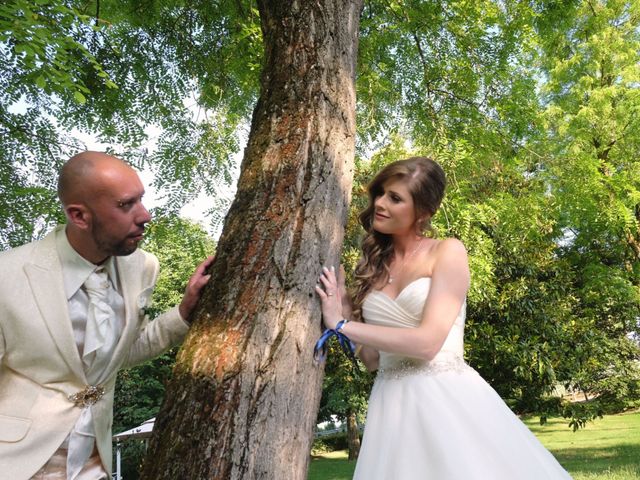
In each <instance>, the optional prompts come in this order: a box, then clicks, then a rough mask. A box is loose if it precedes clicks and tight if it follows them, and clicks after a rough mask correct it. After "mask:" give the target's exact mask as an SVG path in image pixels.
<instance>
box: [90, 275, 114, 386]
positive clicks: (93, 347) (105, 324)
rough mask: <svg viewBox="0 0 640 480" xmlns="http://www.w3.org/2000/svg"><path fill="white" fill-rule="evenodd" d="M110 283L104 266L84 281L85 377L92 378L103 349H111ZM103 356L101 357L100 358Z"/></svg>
mask: <svg viewBox="0 0 640 480" xmlns="http://www.w3.org/2000/svg"><path fill="white" fill-rule="evenodd" d="M110 287H111V283H110V282H109V276H108V275H107V272H106V271H105V270H104V268H101V267H100V268H98V269H97V270H96V271H95V272H93V273H92V274H91V275H89V278H87V280H86V281H85V282H84V290H85V292H87V295H88V296H89V306H88V309H87V326H86V330H85V336H84V338H85V340H84V352H83V353H82V361H83V362H84V366H85V372H86V373H87V379H88V380H89V382H91V381H92V380H93V379H91V378H90V377H93V376H94V375H92V373H93V372H92V370H95V369H94V368H92V367H93V366H94V365H93V364H94V363H96V361H97V363H99V364H101V363H103V362H102V361H104V360H105V359H104V353H106V352H104V350H105V348H103V347H106V349H107V350H111V348H110V347H111V346H112V344H113V340H114V338H113V337H114V334H115V320H116V318H115V313H114V311H113V308H111V306H110V305H109V303H108V302H109V289H110ZM101 354H102V355H101ZM100 357H103V358H100ZM101 360H102V361H101Z"/></svg>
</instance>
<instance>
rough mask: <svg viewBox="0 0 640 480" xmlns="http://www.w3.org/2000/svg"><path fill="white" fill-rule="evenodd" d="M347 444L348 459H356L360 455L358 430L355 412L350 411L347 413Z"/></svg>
mask: <svg viewBox="0 0 640 480" xmlns="http://www.w3.org/2000/svg"><path fill="white" fill-rule="evenodd" d="M347 446H348V447H349V460H357V459H358V455H360V432H359V431H358V422H357V420H356V413H355V412H353V411H351V412H349V415H347Z"/></svg>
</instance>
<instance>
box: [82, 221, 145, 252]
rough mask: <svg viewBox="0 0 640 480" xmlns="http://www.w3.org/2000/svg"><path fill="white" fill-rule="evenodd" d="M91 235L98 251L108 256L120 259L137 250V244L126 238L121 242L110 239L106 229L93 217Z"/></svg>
mask: <svg viewBox="0 0 640 480" xmlns="http://www.w3.org/2000/svg"><path fill="white" fill-rule="evenodd" d="M91 235H92V237H93V241H94V242H95V243H96V245H97V246H98V248H99V249H100V251H102V252H104V253H106V254H107V255H109V256H117V257H120V256H126V255H131V254H132V253H133V252H135V251H136V250H137V249H138V242H135V241H133V240H131V239H130V238H128V237H125V238H124V239H121V240H116V239H113V238H110V237H109V234H108V231H107V229H106V228H104V226H103V225H102V223H101V222H100V221H98V220H97V219H96V218H95V217H94V221H93V225H92V228H91Z"/></svg>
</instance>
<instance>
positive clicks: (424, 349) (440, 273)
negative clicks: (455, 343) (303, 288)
mask: <svg viewBox="0 0 640 480" xmlns="http://www.w3.org/2000/svg"><path fill="white" fill-rule="evenodd" d="M434 253H436V258H435V262H434V266H433V272H432V275H431V284H430V287H429V295H428V297H427V300H426V302H425V306H424V310H423V314H422V321H421V323H420V325H419V326H418V327H416V328H393V327H382V326H378V325H370V324H366V323H360V322H348V323H347V324H345V325H344V326H343V327H342V330H341V331H342V333H344V334H345V335H347V336H348V337H349V338H350V339H351V341H353V342H355V343H357V344H363V345H366V346H368V347H371V348H372V349H375V350H382V351H385V352H390V353H399V354H402V355H407V356H411V357H417V358H424V359H427V360H430V359H432V358H433V357H434V356H435V355H436V354H437V353H438V352H439V351H440V349H441V348H442V344H443V343H444V341H445V339H446V338H447V335H448V334H449V330H450V329H451V326H452V325H453V322H454V321H455V319H456V317H457V316H458V313H459V312H460V308H461V307H462V303H463V302H464V299H465V296H466V294H467V290H468V289H469V265H468V261H467V252H466V250H465V248H464V246H463V245H462V243H461V242H460V241H458V240H456V239H447V240H443V241H442V242H441V244H440V245H438V247H437V252H434ZM322 281H323V284H324V287H325V289H324V290H323V289H322V288H319V287H318V288H317V289H316V290H317V291H318V294H319V295H320V298H321V301H322V313H323V318H324V322H325V325H326V326H327V327H328V328H335V326H336V324H337V323H338V321H340V319H341V318H342V306H341V305H340V303H339V301H338V300H339V299H335V300H334V297H333V296H328V295H327V294H326V293H325V291H327V292H329V291H331V292H333V291H336V290H337V281H336V276H335V273H334V272H332V271H330V270H324V272H323V276H322Z"/></svg>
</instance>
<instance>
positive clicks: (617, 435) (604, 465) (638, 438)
mask: <svg viewBox="0 0 640 480" xmlns="http://www.w3.org/2000/svg"><path fill="white" fill-rule="evenodd" d="M525 423H526V424H527V426H528V427H529V428H530V429H531V430H532V431H533V433H535V435H536V436H537V437H538V438H539V439H540V441H541V442H542V443H543V444H544V445H545V446H546V447H547V448H548V449H549V450H550V451H551V452H552V453H553V454H554V455H555V457H556V458H557V459H558V461H559V462H560V463H561V464H562V466H564V467H565V468H566V469H567V470H568V472H569V473H570V474H571V476H572V477H573V478H574V480H639V479H640V412H638V411H636V412H632V413H624V414H620V415H609V416H606V417H604V418H603V419H599V420H595V421H594V422H591V423H589V424H588V425H587V426H586V427H585V428H583V429H581V430H579V431H577V432H573V431H572V430H571V429H570V428H569V427H568V426H567V420H566V419H563V418H554V419H551V420H549V421H548V422H547V424H546V425H539V423H538V420H537V418H531V419H528V420H526V421H525ZM354 467H355V463H354V462H348V461H347V454H346V452H344V451H340V452H332V453H328V454H325V455H322V456H319V457H314V458H312V459H311V465H310V467H309V476H308V480H349V479H351V477H352V475H353V470H354ZM398 480H401V479H398Z"/></svg>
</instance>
